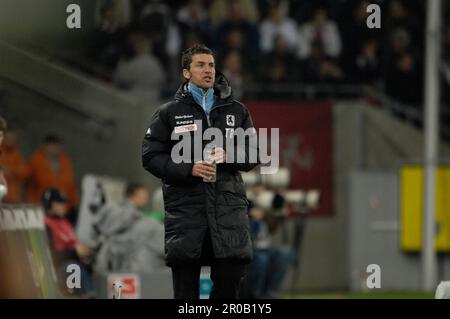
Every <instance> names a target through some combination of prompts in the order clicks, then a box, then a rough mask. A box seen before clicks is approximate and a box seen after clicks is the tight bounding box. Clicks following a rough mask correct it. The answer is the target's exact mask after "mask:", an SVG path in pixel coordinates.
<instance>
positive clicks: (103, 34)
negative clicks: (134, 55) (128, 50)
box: [88, 0, 130, 75]
mask: <svg viewBox="0 0 450 319" xmlns="http://www.w3.org/2000/svg"><path fill="white" fill-rule="evenodd" d="M129 22H130V8H129V3H128V1H124V0H113V1H111V0H108V1H97V8H96V17H95V29H94V32H93V38H92V45H91V46H90V49H89V52H88V54H89V57H90V58H91V59H92V60H93V62H94V63H95V64H96V68H97V69H98V70H99V72H100V74H105V75H106V74H107V73H110V72H112V71H113V70H114V68H115V67H116V65H117V62H118V61H119V58H120V56H121V55H122V54H123V53H124V52H125V46H124V44H125V33H126V32H125V30H126V27H127V26H128V24H129Z"/></svg>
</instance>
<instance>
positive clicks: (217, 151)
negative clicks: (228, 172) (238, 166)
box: [210, 147, 227, 164]
mask: <svg viewBox="0 0 450 319" xmlns="http://www.w3.org/2000/svg"><path fill="white" fill-rule="evenodd" d="M210 160H211V161H214V162H216V163H217V164H220V163H225V162H226V161H227V153H225V150H224V149H223V148H221V147H215V148H213V150H212V151H211V157H210Z"/></svg>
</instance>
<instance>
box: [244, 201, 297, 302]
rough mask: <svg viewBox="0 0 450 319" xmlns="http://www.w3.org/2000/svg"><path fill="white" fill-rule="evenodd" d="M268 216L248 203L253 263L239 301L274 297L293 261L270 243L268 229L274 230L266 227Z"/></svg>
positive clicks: (287, 251) (282, 249) (288, 255)
mask: <svg viewBox="0 0 450 319" xmlns="http://www.w3.org/2000/svg"><path fill="white" fill-rule="evenodd" d="M276 198H277V197H276ZM277 199H278V198H277ZM270 214H271V213H270V212H264V211H263V210H262V209H260V208H259V207H257V206H255V205H254V203H253V202H250V205H249V216H250V229H251V234H252V241H253V262H252V264H251V265H250V268H249V270H248V273H247V276H246V278H245V280H244V289H243V294H244V296H243V297H247V298H257V299H259V298H274V297H276V294H277V293H278V292H279V289H280V287H281V284H282V283H283V280H284V278H285V276H286V273H287V270H288V269H289V266H290V264H291V262H292V260H293V254H292V252H291V251H290V250H288V249H286V248H283V247H280V246H277V245H275V244H274V243H273V242H272V234H271V231H273V230H271V228H273V227H275V228H276V227H277V226H274V225H270V222H269V218H270ZM271 218H273V216H272V217H271Z"/></svg>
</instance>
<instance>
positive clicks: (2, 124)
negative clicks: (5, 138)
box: [0, 116, 8, 133]
mask: <svg viewBox="0 0 450 319" xmlns="http://www.w3.org/2000/svg"><path fill="white" fill-rule="evenodd" d="M7 129H8V125H7V124H6V121H5V119H4V118H3V117H1V116H0V132H3V133H5V132H6V130H7Z"/></svg>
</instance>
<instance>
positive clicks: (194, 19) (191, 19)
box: [177, 0, 213, 46]
mask: <svg viewBox="0 0 450 319" xmlns="http://www.w3.org/2000/svg"><path fill="white" fill-rule="evenodd" d="M177 21H178V28H179V30H180V33H181V38H182V39H183V40H182V41H183V46H185V44H184V35H185V34H186V33H190V32H195V33H196V34H197V35H198V37H199V38H200V42H202V43H206V44H207V45H209V46H210V45H212V41H213V40H212V27H211V25H210V23H209V21H208V13H207V11H206V10H205V9H204V8H203V6H202V3H201V1H200V0H189V1H188V2H187V4H186V6H184V7H182V8H181V9H180V10H179V11H178V14H177Z"/></svg>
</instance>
